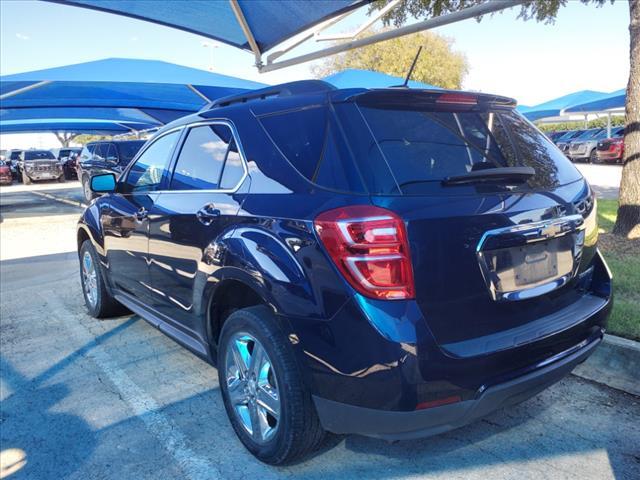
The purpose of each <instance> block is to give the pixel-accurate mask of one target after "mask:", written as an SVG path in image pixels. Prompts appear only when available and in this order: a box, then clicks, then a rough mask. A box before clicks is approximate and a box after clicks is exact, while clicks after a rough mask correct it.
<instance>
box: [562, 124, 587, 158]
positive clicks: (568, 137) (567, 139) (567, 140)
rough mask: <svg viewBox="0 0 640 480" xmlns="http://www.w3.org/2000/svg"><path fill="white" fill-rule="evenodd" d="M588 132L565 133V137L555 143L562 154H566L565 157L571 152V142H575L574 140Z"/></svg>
mask: <svg viewBox="0 0 640 480" xmlns="http://www.w3.org/2000/svg"><path fill="white" fill-rule="evenodd" d="M585 131H586V130H571V131H568V132H567V133H565V134H564V135H562V136H561V137H560V138H558V139H557V140H556V141H555V144H556V146H557V147H558V148H559V149H560V151H561V152H562V153H564V154H565V155H567V154H568V152H569V143H570V142H571V140H573V139H574V138H577V137H579V136H580V135H582V134H583V133H584V132H585Z"/></svg>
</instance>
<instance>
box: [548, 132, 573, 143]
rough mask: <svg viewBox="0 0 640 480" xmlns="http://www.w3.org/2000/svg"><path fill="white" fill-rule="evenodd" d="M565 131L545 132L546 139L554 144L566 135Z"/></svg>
mask: <svg viewBox="0 0 640 480" xmlns="http://www.w3.org/2000/svg"><path fill="white" fill-rule="evenodd" d="M567 131H568V130H557V131H555V132H547V137H549V140H551V141H552V142H554V143H555V141H556V140H557V139H559V138H560V137H562V136H563V135H564V134H565V133H567Z"/></svg>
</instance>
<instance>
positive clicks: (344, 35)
mask: <svg viewBox="0 0 640 480" xmlns="http://www.w3.org/2000/svg"><path fill="white" fill-rule="evenodd" d="M398 3H400V0H391V2H389V3H388V4H387V5H386V6H385V7H384V8H382V9H380V10H378V13H377V14H375V15H372V16H371V17H370V18H369V19H368V20H367V21H366V22H365V23H363V24H362V25H360V27H358V29H357V30H355V31H353V32H351V33H339V34H335V35H318V34H316V42H326V41H335V40H351V39H352V38H356V37H357V36H358V35H360V34H361V33H362V32H364V31H365V30H366V29H368V28H369V27H370V26H371V25H373V24H374V23H376V22H377V21H378V20H380V19H381V18H382V17H384V16H385V15H386V14H387V13H389V12H390V11H391V10H393V9H394V8H396V5H398Z"/></svg>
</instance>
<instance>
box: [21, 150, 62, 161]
mask: <svg viewBox="0 0 640 480" xmlns="http://www.w3.org/2000/svg"><path fill="white" fill-rule="evenodd" d="M24 159H25V160H48V159H52V160H55V159H56V157H54V156H53V153H51V152H49V151H44V150H34V151H28V152H24Z"/></svg>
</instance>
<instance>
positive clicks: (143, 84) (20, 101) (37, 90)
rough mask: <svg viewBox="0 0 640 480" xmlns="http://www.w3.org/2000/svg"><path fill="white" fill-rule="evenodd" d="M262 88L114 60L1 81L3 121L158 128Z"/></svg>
mask: <svg viewBox="0 0 640 480" xmlns="http://www.w3.org/2000/svg"><path fill="white" fill-rule="evenodd" d="M264 86H265V85H264V84H262V83H258V82H251V81H247V80H243V79H240V78H235V77H230V76H227V75H221V74H217V73H211V72H206V71H203V70H198V69H195V68H189V67H183V66H181V65H174V64H171V63H167V62H161V61H156V60H136V59H123V58H110V59H105V60H97V61H93V62H87V63H81V64H76V65H67V66H64V67H57V68H50V69H46V70H36V71H33V72H26V73H19V74H15V75H6V76H3V77H0V95H1V97H0V99H1V102H2V111H1V112H0V121H1V122H4V121H9V120H27V119H61V118H66V119H74V120H81V119H94V120H105V121H106V120H111V121H116V122H123V121H125V122H126V121H131V122H140V123H141V124H150V125H152V126H159V125H163V124H165V123H168V122H170V121H172V120H175V119H176V118H179V117H182V116H184V115H188V114H190V113H193V112H196V111H198V110H199V109H200V108H202V107H203V106H204V105H205V104H206V103H208V101H210V100H214V99H216V98H219V97H224V96H227V95H231V94H235V93H241V92H243V91H247V90H253V89H256V88H262V87H264ZM13 128H17V127H13Z"/></svg>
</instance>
